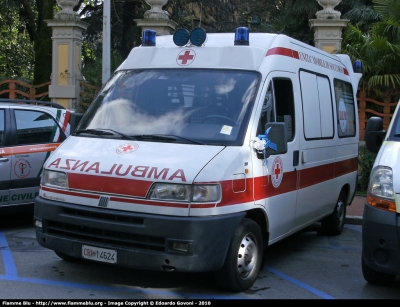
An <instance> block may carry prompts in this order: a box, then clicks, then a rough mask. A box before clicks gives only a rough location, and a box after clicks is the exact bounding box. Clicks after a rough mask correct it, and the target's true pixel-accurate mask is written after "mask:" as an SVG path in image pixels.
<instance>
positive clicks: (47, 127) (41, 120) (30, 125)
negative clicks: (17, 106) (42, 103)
mask: <svg viewBox="0 0 400 307" xmlns="http://www.w3.org/2000/svg"><path fill="white" fill-rule="evenodd" d="M15 120H16V123H17V141H18V145H23V144H38V143H51V142H59V141H60V133H61V131H60V128H59V127H58V125H57V123H56V121H55V120H54V119H53V118H52V117H51V116H50V115H49V114H47V113H43V112H37V111H27V110H15Z"/></svg>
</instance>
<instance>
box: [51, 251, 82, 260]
mask: <svg viewBox="0 0 400 307" xmlns="http://www.w3.org/2000/svg"><path fill="white" fill-rule="evenodd" d="M54 252H55V253H56V255H57V256H58V257H60V258H61V259H62V260H65V261H68V262H75V261H78V258H75V257H72V256H70V255H67V254H64V253H60V252H56V251H54Z"/></svg>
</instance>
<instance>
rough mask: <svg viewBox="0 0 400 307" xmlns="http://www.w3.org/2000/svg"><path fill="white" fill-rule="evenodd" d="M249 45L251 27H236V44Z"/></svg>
mask: <svg viewBox="0 0 400 307" xmlns="http://www.w3.org/2000/svg"><path fill="white" fill-rule="evenodd" d="M248 45H249V29H247V28H246V27H240V28H236V30H235V46H248Z"/></svg>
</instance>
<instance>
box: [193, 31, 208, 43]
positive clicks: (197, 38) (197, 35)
mask: <svg viewBox="0 0 400 307" xmlns="http://www.w3.org/2000/svg"><path fill="white" fill-rule="evenodd" d="M206 37H207V35H206V30H204V29H203V28H194V29H193V30H192V31H191V32H190V38H189V39H190V42H191V43H192V44H193V45H195V46H201V45H203V43H204V42H205V40H206Z"/></svg>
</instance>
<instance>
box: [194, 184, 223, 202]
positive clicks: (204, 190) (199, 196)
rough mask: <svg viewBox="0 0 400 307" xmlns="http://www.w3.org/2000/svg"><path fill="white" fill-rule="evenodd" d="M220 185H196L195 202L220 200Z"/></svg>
mask: <svg viewBox="0 0 400 307" xmlns="http://www.w3.org/2000/svg"><path fill="white" fill-rule="evenodd" d="M220 195H221V192H220V187H219V185H194V186H193V198H192V200H193V201H194V202H216V201H219V199H220Z"/></svg>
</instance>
